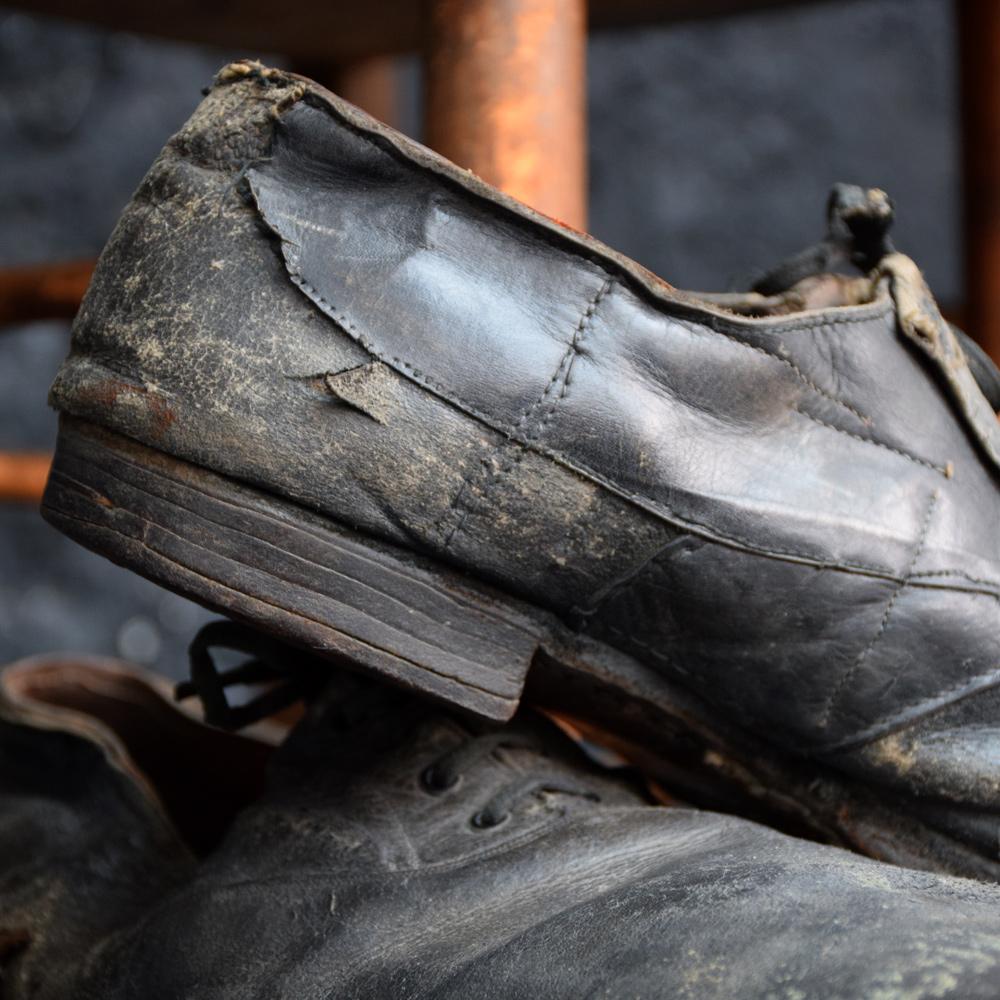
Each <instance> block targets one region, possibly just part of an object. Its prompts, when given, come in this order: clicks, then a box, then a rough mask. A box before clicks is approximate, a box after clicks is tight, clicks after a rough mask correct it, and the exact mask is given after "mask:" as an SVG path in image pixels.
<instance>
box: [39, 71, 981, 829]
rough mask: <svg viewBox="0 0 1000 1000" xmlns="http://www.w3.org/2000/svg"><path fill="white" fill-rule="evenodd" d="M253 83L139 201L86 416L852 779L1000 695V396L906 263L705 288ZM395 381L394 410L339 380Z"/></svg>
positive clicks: (85, 361) (89, 385) (304, 98)
mask: <svg viewBox="0 0 1000 1000" xmlns="http://www.w3.org/2000/svg"><path fill="white" fill-rule="evenodd" d="M234 76H235V74H234V73H232V72H230V73H228V74H227V77H226V79H227V82H225V83H224V84H222V85H219V86H217V87H216V88H215V89H214V90H213V91H212V92H211V93H210V95H209V96H208V97H207V98H206V100H205V102H204V103H203V105H202V106H201V108H200V109H199V110H198V112H197V113H196V114H195V116H194V117H193V118H192V120H191V122H189V123H188V125H187V126H185V128H184V129H183V130H182V131H181V132H180V133H179V134H178V136H176V137H175V138H174V139H173V140H171V142H170V143H169V144H168V146H167V148H166V149H165V150H164V153H163V155H162V156H161V157H160V159H159V160H158V161H157V163H156V164H154V166H153V168H152V169H151V171H150V174H149V175H148V176H147V178H146V180H145V181H144V182H143V184H142V186H141V187H140V190H139V192H138V193H137V196H136V199H135V200H134V201H133V203H132V204H131V205H130V206H129V208H128V209H127V210H126V212H125V214H124V215H123V217H122V220H121V222H120V224H119V227H118V229H117V230H116V232H115V234H114V236H113V237H112V239H111V241H110V243H109V245H108V247H107V248H106V250H105V252H104V256H103V258H102V263H101V266H100V267H99V269H98V272H97V275H96V277H95V281H94V284H93V285H92V287H91V290H90V292H89V293H88V296H87V299H86V301H85V303H84V306H83V309H82V310H81V313H80V316H79V317H78V320H77V323H76V325H75V328H74V346H73V351H72V354H71V356H70V359H69V360H68V362H67V364H66V365H65V366H64V367H63V369H62V371H61V372H60V375H59V377H58V379H57V382H56V384H55V386H54V388H53V400H54V402H55V404H56V405H57V406H59V407H60V408H62V409H65V410H67V411H69V412H72V413H74V414H76V415H78V416H82V417H86V418H89V419H92V420H97V421H99V422H102V423H105V424H107V425H109V426H111V427H113V428H114V429H116V430H119V431H122V432H123V433H126V434H129V435H131V436H133V437H135V438H137V439H139V440H141V441H144V442H145V443H147V444H151V445H153V446H155V447H158V448H161V449H163V450H165V451H167V452H170V453H172V454H176V455H179V456H181V457H184V458H187V459H190V460H192V461H195V462H199V463H201V464H204V465H207V466H209V467H211V468H213V469H216V470H218V471H220V472H223V473H226V474H229V475H232V476H234V477H236V478H239V479H241V480H243V481H246V482H249V483H252V484H256V485H259V486H261V487H263V488H265V489H268V490H271V491H274V492H277V493H280V494H282V495H285V496H287V497H289V498H291V499H293V500H296V501H298V502H300V503H302V504H303V505H305V506H308V507H310V508H313V509H316V510H319V511H321V512H323V513H324V514H326V515H328V516H330V517H333V518H335V519H338V520H341V521H344V522H347V523H349V524H351V525H354V526H358V527H361V528H362V529H364V530H367V531H370V532H372V533H373V534H377V535H378V536H380V537H382V538H385V539H388V540H390V541H394V542H397V543H399V544H403V545H406V546H411V547H414V548H418V549H420V550H421V551H424V552H428V553H431V554H433V555H436V556H438V557H440V558H442V559H447V560H450V561H451V562H453V563H455V564H456V565H458V566H459V567H462V568H465V569H466V570H468V571H469V572H470V573H473V574H475V575H477V576H481V577H484V578H487V579H489V580H490V581H492V582H494V583H498V584H500V585H501V586H503V587H506V588H507V589H509V590H510V591H511V592H513V593H515V594H517V595H519V596H521V597H526V598H528V599H530V600H532V601H535V602H537V603H539V604H542V605H544V606H546V607H548V608H551V609H554V610H556V611H557V612H559V613H561V614H563V615H564V616H565V617H566V619H567V620H568V621H570V622H573V623H575V624H576V625H577V626H578V627H580V628H585V629H587V630H589V631H591V632H592V633H594V634H596V635H599V636H601V637H603V638H605V639H607V640H608V641H609V642H612V643H614V644H616V645H619V646H621V647H622V648H624V649H626V650H627V651H629V652H631V653H633V654H634V655H635V656H636V657H638V658H639V659H641V660H643V661H644V662H646V663H648V664H649V665H650V666H651V667H653V668H655V669H657V670H663V671H666V672H668V673H669V674H670V675H671V676H673V677H676V678H679V679H683V680H684V681H685V682H686V683H688V684H689V685H690V686H691V687H692V688H693V689H694V690H695V691H696V692H697V693H699V694H700V695H701V696H702V697H703V698H705V699H706V700H707V701H708V702H710V703H711V704H713V705H714V706H715V707H716V708H717V709H718V710H720V711H721V712H722V713H724V715H725V716H726V718H727V719H728V720H729V722H730V723H732V722H735V723H737V724H738V725H743V726H748V727H750V728H752V729H754V730H755V731H756V732H758V733H761V734H764V735H766V737H767V738H768V739H770V740H771V741H773V742H775V743H777V744H778V745H779V746H781V747H783V748H784V749H786V750H788V751H791V752H796V753H800V752H811V753H824V754H835V755H836V759H837V761H838V762H841V763H844V766H848V767H852V768H853V767H855V763H854V760H855V759H854V758H853V757H851V756H850V755H849V754H848V756H846V757H845V756H844V753H845V751H846V750H848V749H849V748H851V747H862V746H863V745H864V744H865V743H866V742H868V741H871V740H874V739H879V738H881V737H882V736H884V735H885V734H887V733H890V732H892V731H893V730H895V729H897V728H898V727H900V726H903V725H906V724H908V723H910V722H911V721H913V720H916V719H921V718H925V717H927V716H928V715H929V714H930V713H933V712H934V711H936V710H938V709H939V708H941V707H942V706H946V705H948V704H950V703H952V702H954V701H956V700H957V699H960V698H966V697H968V696H970V695H974V694H976V692H978V691H984V690H989V689H990V688H991V687H992V686H993V685H995V684H996V682H997V681H998V680H1000V655H998V654H1000V650H998V640H997V635H998V625H1000V612H998V609H1000V567H998V565H997V564H998V563H1000V541H998V532H997V531H996V529H995V526H996V524H997V523H998V514H1000V504H998V491H997V484H996V480H995V475H996V472H995V469H994V467H993V465H992V459H991V458H990V453H989V448H988V447H986V446H985V445H984V443H983V442H987V444H988V440H989V433H988V428H986V425H985V424H984V422H983V407H984V406H985V405H986V404H985V401H984V400H983V399H982V398H981V394H979V391H978V389H977V388H976V386H975V384H974V381H973V380H972V378H971V375H969V374H968V370H967V368H963V367H962V365H963V364H964V361H963V360H962V358H961V357H960V356H959V355H960V352H959V355H956V356H954V357H951V356H949V358H950V360H949V359H944V360H942V358H940V357H937V356H936V355H934V353H933V352H931V353H928V352H926V351H924V350H923V349H922V348H920V347H918V346H917V344H916V342H915V341H914V340H913V339H912V338H911V337H909V336H908V335H906V334H904V332H901V329H900V322H899V317H898V315H897V310H896V307H895V303H894V299H893V294H895V295H896V297H897V298H898V297H899V290H898V289H897V288H894V285H895V284H896V283H897V278H896V277H895V276H894V277H892V279H891V280H890V279H889V278H887V279H885V280H883V281H880V282H879V283H878V284H877V286H876V287H875V288H873V300H872V302H871V303H869V304H867V305H858V306H850V307H842V308H832V309H824V310H817V311H814V312H809V313H803V314H798V315H790V316H783V317H776V318H770V319H750V318H741V317H737V316H734V315H729V314H726V313H725V312H723V311H721V310H719V309H716V308H713V307H710V306H705V307H698V306H697V305H696V304H694V303H693V302H692V300H691V299H690V298H689V297H685V296H682V295H680V294H678V293H674V292H673V291H672V290H671V289H670V288H669V286H666V285H665V284H664V283H662V282H659V280H658V279H655V278H653V277H652V276H650V275H646V274H644V272H643V271H642V269H641V268H639V267H638V266H637V265H635V264H632V263H631V262H628V261H626V260H624V259H623V258H621V257H620V256H618V255H616V254H614V253H613V252H612V251H610V250H608V249H607V248H604V247H602V246H601V245H600V244H597V243H596V242H595V241H592V240H589V239H588V238H585V237H577V236H574V235H573V234H570V233H568V232H566V231H563V230H561V229H560V228H559V227H558V226H556V225H554V224H552V223H549V222H547V221H545V220H543V219H541V218H540V217H539V216H537V215H535V214H534V213H532V212H530V210H527V209H523V208H521V207H519V206H517V204H516V203H514V202H512V201H511V200H510V199H505V198H503V197H502V196H500V195H499V194H497V193H495V192H492V190H491V189H489V188H488V187H487V186H486V185H483V184H482V183H481V182H478V181H476V180H475V179H474V178H471V177H469V176H468V175H466V174H465V173H464V172H462V171H459V170H457V169H456V168H454V167H453V166H451V165H450V164H447V163H446V162H445V161H442V160H441V159H440V158H438V157H435V156H434V154H432V153H430V152H428V151H426V150H424V149H422V148H421V147H418V146H416V145H415V144H413V143H411V142H409V141H408V140H405V139H403V138H402V137H400V136H397V135H396V134H395V133H392V132H391V130H387V129H385V128H384V127H381V126H379V125H378V124H377V123H374V122H373V121H372V120H371V119H368V118H367V117H366V116H364V115H362V114H361V113H360V112H357V111H356V110H355V109H352V108H351V107H350V106H349V105H346V104H344V103H343V102H340V101H338V100H337V99H336V98H334V97H332V95H328V94H327V93H326V92H324V91H322V90H321V89H320V88H318V87H316V86H315V85H312V84H309V83H307V82H303V81H302V80H301V79H299V78H295V77H291V76H285V75H282V74H271V75H269V76H265V77H260V78H247V77H245V76H244V77H241V78H240V79H239V80H237V81H236V82H232V80H233V79H234ZM244 179H245V180H246V182H247V184H248V187H249V192H248V193H247V192H244V191H243V188H242V185H243V181H244ZM921 294H922V293H921ZM917 298H918V299H919V298H920V296H917ZM909 315H910V314H909V313H907V316H909ZM942 357H943V356H942ZM945 361H947V366H946V367H948V366H951V367H950V368H949V371H945V369H944V368H942V365H943V364H944V363H945ZM373 364H374V367H373V368H371V370H372V371H376V372H378V377H377V378H374V377H373V378H372V379H371V380H370V381H371V390H370V391H371V392H372V393H373V394H374V395H373V396H372V401H371V405H370V406H369V410H370V411H371V412H366V411H365V399H364V383H363V380H362V382H360V383H359V382H358V381H357V379H356V378H354V377H353V376H352V379H353V380H352V382H351V387H352V394H353V395H352V398H351V399H350V400H348V401H345V400H344V399H343V398H342V397H340V396H337V395H336V393H334V392H332V391H331V390H330V389H329V388H328V386H329V384H330V382H329V378H328V377H329V376H330V375H336V374H337V373H342V372H345V371H348V370H353V369H360V368H362V367H363V366H372V365H373ZM955 366H957V368H956V367H955ZM952 369H954V370H952ZM949 384H952V385H953V389H954V386H955V385H958V386H959V389H960V391H958V390H954V391H952V390H949V388H948V385H949ZM359 391H360V396H359V395H358V393H359ZM359 399H360V402H361V405H360V406H359V405H358V402H359ZM372 413H375V414H377V415H376V416H373V415H372ZM991 704H992V703H991ZM984 711H985V709H984ZM988 721H989V722H990V724H996V723H997V721H998V720H997V719H996V717H995V716H991V717H990V720H988ZM857 760H858V761H859V762H860V763H857V767H860V768H861V769H862V771H864V769H865V767H867V765H866V764H865V763H864V761H865V760H867V758H865V757H863V756H862V757H859V758H857ZM866 773H868V774H869V777H870V778H871V779H873V780H876V781H882V780H883V776H882V773H881V771H879V772H875V771H871V772H866ZM991 773H993V774H994V775H995V777H996V779H997V785H998V787H1000V765H998V767H997V769H996V770H995V771H993V772H991ZM995 803H996V799H994V805H993V807H992V808H993V809H994V810H995V809H996V804H995ZM970 836H971V833H970Z"/></svg>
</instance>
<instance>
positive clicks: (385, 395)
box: [323, 361, 395, 424]
mask: <svg viewBox="0 0 1000 1000" xmlns="http://www.w3.org/2000/svg"><path fill="white" fill-rule="evenodd" d="M394 381H395V379H394V377H393V374H392V372H391V371H390V370H389V369H388V368H387V367H386V366H385V365H384V364H382V362H381V361H372V362H370V363H369V364H367V365H358V366H357V367H356V368H348V369H346V371H342V372H327V373H326V375H324V376H323V383H324V385H325V386H326V388H327V389H328V390H329V391H330V392H331V393H332V394H333V395H334V396H336V397H337V399H339V400H340V401H341V402H342V403H346V404H347V405H348V406H351V407H353V408H354V409H355V410H358V411H359V412H360V413H363V414H364V415H365V416H366V417H371V418H372V420H375V421H376V422H378V423H380V424H385V423H388V418H389V412H390V410H391V408H392V397H393V392H394V389H395V387H394V385H393V383H394Z"/></svg>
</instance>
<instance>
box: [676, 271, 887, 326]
mask: <svg viewBox="0 0 1000 1000" xmlns="http://www.w3.org/2000/svg"><path fill="white" fill-rule="evenodd" d="M679 294H681V295H683V296H684V297H685V298H688V299H690V300H691V302H692V303H693V304H701V305H704V304H708V305H710V306H714V307H715V308H716V309H724V310H726V311H727V312H731V313H736V314H737V315H740V316H752V317H760V318H763V317H767V316H789V315H791V314H793V313H799V312H809V311H812V310H816V309H833V308H837V307H838V306H860V305H864V304H866V303H868V302H874V301H875V299H876V298H877V297H878V295H879V282H878V281H873V280H872V279H871V278H869V277H863V276H862V277H849V276H847V275H843V274H816V275H812V276H811V277H808V278H804V279H803V280H802V281H799V282H798V283H797V284H795V285H792V287H791V288H789V289H788V290H787V291H784V292H781V293H780V294H778V295H760V294H758V293H757V292H681V293H679Z"/></svg>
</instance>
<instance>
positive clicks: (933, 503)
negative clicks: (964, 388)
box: [819, 490, 940, 729]
mask: <svg viewBox="0 0 1000 1000" xmlns="http://www.w3.org/2000/svg"><path fill="white" fill-rule="evenodd" d="M939 496H940V494H939V493H938V491H937V490H935V491H934V492H933V493H932V494H931V499H930V503H928V504H927V511H926V513H925V514H924V520H923V524H922V525H921V526H920V534H919V535H918V537H917V545H916V548H915V549H914V550H913V555H912V557H911V558H910V562H909V565H908V566H907V567H906V571H905V572H904V574H903V579H902V580H900V581H899V582H898V583H897V584H896V587H895V589H894V590H893V592H892V596H891V597H890V598H889V602H888V603H887V604H886V606H885V611H884V612H883V614H882V620H881V621H880V622H879V626H878V631H877V632H876V633H875V635H874V636H873V637H872V639H871V641H870V642H869V643H868V645H867V646H865V648H864V649H862V650H861V652H860V653H859V654H858V657H857V659H856V660H855V661H854V662H853V663H852V664H851V665H850V666H849V667H848V668H847V669H846V670H845V671H844V673H843V674H842V675H841V678H840V680H839V681H838V682H837V684H836V686H835V687H834V689H833V690H832V691H831V692H830V696H829V697H828V698H827V699H826V705H825V707H824V709H823V714H822V716H821V717H820V720H819V724H820V727H821V728H823V729H825V728H826V727H827V726H828V725H829V723H830V716H831V715H832V714H833V708H834V705H835V704H836V703H837V701H838V699H839V698H840V695H841V693H842V692H843V691H844V689H845V688H846V687H847V685H848V684H849V683H850V681H851V680H852V679H853V678H854V675H855V674H856V673H857V672H858V670H860V669H861V665H862V663H864V661H865V660H866V659H867V658H868V656H869V654H870V653H871V651H872V650H873V649H874V648H875V646H876V645H877V644H878V641H879V639H881V638H882V636H883V635H884V634H885V630H886V628H888V626H889V619H890V618H891V617H892V610H893V608H894V607H895V606H896V600H897V599H898V598H899V595H900V594H901V593H902V592H903V588H904V587H905V586H906V582H907V580H908V579H909V577H910V573H911V572H912V571H913V567H914V566H916V564H917V560H918V559H919V558H920V554H921V552H923V550H924V544H925V542H926V541H927V535H928V533H929V531H930V526H931V516H932V515H933V513H934V509H935V507H937V502H938V497H939Z"/></svg>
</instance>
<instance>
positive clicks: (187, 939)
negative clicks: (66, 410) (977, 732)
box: [0, 627, 1000, 1000]
mask: <svg viewBox="0 0 1000 1000" xmlns="http://www.w3.org/2000/svg"><path fill="white" fill-rule="evenodd" d="M227 632H228V633H229V634H230V635H231V634H232V630H231V629H226V628H225V627H223V634H221V635H220V634H219V633H218V632H216V634H215V637H214V640H213V639H211V637H210V639H209V641H202V642H199V644H198V646H197V649H198V656H197V663H196V677H197V684H196V687H197V688H198V690H199V691H201V692H202V693H203V694H206V695H207V696H208V701H209V704H210V705H216V706H217V704H218V701H219V694H220V689H221V686H222V685H221V683H220V684H212V683H210V680H211V668H210V663H211V656H212V651H211V649H210V647H211V646H212V644H213V642H219V641H221V642H222V643H224V644H225V643H227V642H228V641H229V639H228V638H227V636H226V634H225V633H227ZM235 644H236V645H242V648H244V649H249V650H251V652H252V653H253V654H254V655H256V652H257V650H256V649H255V647H254V645H253V643H252V642H251V643H248V644H241V643H239V642H237V643H235ZM271 659H272V661H273V658H271ZM256 662H257V663H258V665H259V662H260V661H259V660H257V661H256ZM251 666H252V664H251ZM234 678H242V679H246V673H245V670H244V668H237V671H236V673H235V674H233V673H230V674H228V676H226V677H225V678H223V681H222V683H225V682H227V681H229V680H232V679H234ZM270 777H271V781H270V786H269V788H268V790H267V791H265V792H264V794H263V795H262V796H261V797H260V798H259V800H258V801H257V802H256V803H255V804H253V805H251V806H249V807H248V808H247V809H246V810H245V811H244V812H242V813H241V814H240V815H239V817H238V818H237V819H236V821H235V823H234V824H233V825H232V827H231V828H230V830H229V832H228V834H227V836H226V838H225V840H224V841H223V843H222V845H221V846H220V847H219V848H218V849H217V850H216V851H214V852H213V853H211V854H210V855H209V856H208V857H207V858H206V859H205V860H203V861H202V863H201V864H200V866H199V868H198V869H197V871H196V872H195V873H193V874H191V875H190V876H189V877H188V878H187V879H186V880H185V881H184V883H183V884H181V885H178V886H175V887H173V888H171V889H169V891H166V892H164V893H163V894H162V896H161V898H159V899H157V900H155V901H152V902H151V904H150V905H149V906H147V908H146V909H145V910H144V911H143V912H142V913H141V914H140V915H138V916H137V917H135V918H133V919H132V920H130V921H129V923H128V925H127V926H121V927H120V928H118V929H116V930H114V931H113V932H112V933H110V934H108V935H107V936H105V937H104V938H103V939H102V941H101V943H100V945H99V946H97V947H94V948H93V949H91V950H90V951H88V952H87V953H86V959H85V960H83V961H80V962H79V968H80V975H79V976H78V979H77V981H76V982H75V983H74V989H73V990H71V991H68V992H64V993H58V994H56V995H57V996H59V998H60V1000H64V998H66V997H72V998H76V1000H96V998H100V1000H119V998H121V1000H125V998H128V1000H133V998H135V997H151V998H156V997H170V998H174V997H201V998H205V1000H236V998H239V1000H253V998H267V1000H273V998H289V1000H291V998H295V1000H300V998H311V997H317V998H318V997H337V998H345V1000H346V998H359V1000H369V998H384V997H401V998H402V997H405V998H411V1000H414V998H425V1000H429V998H446V997H447V998H462V1000H466V998H469V997H490V998H535V997H546V998H560V997H566V998H574V1000H575V998H578V997H584V996H600V997H607V998H622V1000H624V998H629V1000H632V998H635V997H643V998H653V997H671V998H675V997H676V998H685V997H691V998H698V1000H705V998H713V997H715V998H723V997H726V998H728V997H741V998H747V1000H753V998H765V997H768V998H770V997H776V996H783V997H797V998H801V1000H807V998H817V1000H818V998H823V1000H826V998H830V997H842V998H845V1000H847V998H861V997H900V998H902V997H907V998H911V1000H916V998H921V997H927V998H930V997H960V998H973V997H990V998H992V997H995V995H996V983H997V978H998V976H1000V935H998V934H997V917H998V914H1000V888H998V887H996V886H990V885H984V884H982V883H976V882H971V881H966V880H964V879H954V878H950V877H947V876H935V875H927V874H922V873H916V872H912V871H904V870H902V869H898V868H895V867H891V866H887V865H883V864H880V863H878V862H872V861H867V860H865V859H862V858H858V857H856V856H853V855H850V854H848V853H846V852H844V851H840V850H837V849H835V848H829V847H822V846H819V845H816V844H811V843H808V842H805V841H795V840H792V839H790V838H788V837H784V836H782V835H780V834H777V833H774V832H773V831H770V830H767V829H765V828H763V827H760V826H757V825H755V824H752V823H748V822H746V821H744V820H738V819H732V818H724V817H721V816H713V815H710V814H707V813H699V812H695V811H692V810H689V809H685V808H674V807H668V808H663V807H657V806H651V805H649V804H647V803H646V802H645V800H644V798H643V797H642V795H641V794H640V793H639V791H637V790H635V789H634V788H632V787H631V786H630V785H629V783H628V781H627V780H626V779H625V778H623V777H621V776H619V775H618V774H616V773H614V772H608V771H605V770H603V769H600V768H597V767H595V766H593V765H591V764H590V763H588V762H587V761H586V760H585V759H584V758H583V757H582V755H581V754H580V752H579V751H578V750H577V748H576V747H575V746H573V744H572V743H570V742H569V741H568V740H567V739H566V738H565V737H564V736H563V735H562V734H561V733H559V732H558V731H557V730H556V729H555V727H554V726H553V725H552V724H551V723H549V722H546V721H544V720H542V719H541V718H535V717H532V716H531V715H530V714H527V713H522V714H521V715H520V716H519V717H518V718H516V719H515V720H514V722H512V723H511V724H509V725H508V726H506V727H503V728H501V729H499V730H497V729H495V728H494V727H491V726H484V725H481V724H477V723H472V722H469V721H468V720H466V721H462V720H460V719H458V718H456V717H454V716H453V715H451V714H449V713H444V712H440V711H438V710H437V709H435V708H433V707H429V704H428V703H427V702H426V701H418V700H415V699H414V698H413V697H411V696H409V695H406V694H404V693H402V692H397V691H394V690H393V689H390V688H386V687H384V686H381V685H376V684H372V683H370V682H365V681H363V680H360V679H357V680H356V679H355V678H353V677H352V676H351V675H350V674H347V673H342V674H341V675H340V676H339V677H337V676H336V675H334V679H333V683H332V685H331V686H330V688H329V689H328V690H327V692H326V693H325V696H324V697H321V698H320V699H319V700H318V701H317V702H316V703H315V704H314V706H313V708H312V709H311V710H310V714H309V715H308V716H307V718H306V719H305V720H304V721H303V722H302V723H301V724H300V726H299V727H298V729H297V730H296V731H295V732H294V734H293V736H292V737H291V739H290V740H289V741H288V742H287V743H286V744H285V745H284V746H283V747H282V748H281V749H280V750H279V751H278V753H277V755H276V757H275V758H274V759H273V761H272V770H271V775H270ZM193 798H195V799H197V795H196V794H194V793H193ZM112 843H113V841H112ZM0 899H2V897H0ZM71 954H72V953H71ZM64 961H65V959H64ZM40 985H43V986H44V985H45V984H44V980H43V981H42V983H41V984H40ZM22 995H24V994H22V993H20V992H17V991H14V992H13V993H12V994H11V996H12V998H20V997H21V996H22ZM31 995H32V996H45V997H48V996H52V995H53V994H52V993H51V992H49V993H46V992H44V991H40V992H39V993H38V994H31Z"/></svg>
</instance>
